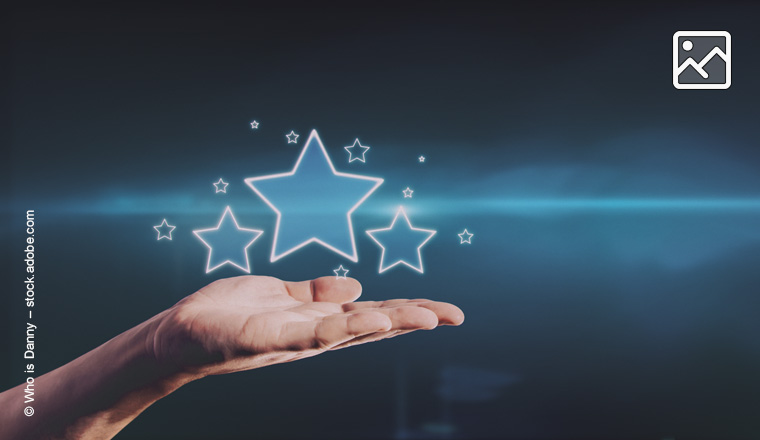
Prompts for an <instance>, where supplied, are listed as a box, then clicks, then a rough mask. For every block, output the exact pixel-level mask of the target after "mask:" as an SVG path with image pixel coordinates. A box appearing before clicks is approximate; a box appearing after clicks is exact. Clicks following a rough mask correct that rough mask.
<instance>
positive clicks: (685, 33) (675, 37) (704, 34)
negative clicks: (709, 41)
mask: <svg viewBox="0 0 760 440" xmlns="http://www.w3.org/2000/svg"><path fill="white" fill-rule="evenodd" d="M683 36H690V37H724V38H725V39H726V58H728V61H727V62H726V82H725V83H723V84H681V83H679V82H678V67H679V66H678V38H679V37H683ZM672 69H673V87H675V88H676V89H679V90H725V89H727V88H729V87H731V34H730V33H729V32H728V31H677V32H676V33H674V34H673V67H672Z"/></svg>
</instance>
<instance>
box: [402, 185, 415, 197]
mask: <svg viewBox="0 0 760 440" xmlns="http://www.w3.org/2000/svg"><path fill="white" fill-rule="evenodd" d="M401 192H402V193H404V198H405V199H411V198H412V193H413V192H414V190H413V189H409V187H408V186H407V187H406V189H405V190H403V191H401Z"/></svg>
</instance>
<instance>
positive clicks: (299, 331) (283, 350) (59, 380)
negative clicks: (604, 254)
mask: <svg viewBox="0 0 760 440" xmlns="http://www.w3.org/2000/svg"><path fill="white" fill-rule="evenodd" d="M360 294H361V285H360V284H359V282H357V281H356V280H353V279H350V278H349V279H336V278H334V277H324V278H318V279H316V280H312V281H301V282H287V281H281V280H278V279H276V278H271V277H260V276H242V277H237V278H227V279H221V280H218V281H215V282H213V283H211V284H209V285H208V286H206V287H204V288H202V289H201V290H199V291H197V292H196V293H194V294H192V295H190V296H188V297H186V298H185V299H183V300H182V301H180V302H178V303H177V304H175V305H174V306H172V307H170V308H169V309H167V310H165V311H163V312H161V313H159V314H158V315H156V316H154V317H153V318H151V319H149V320H147V321H145V322H143V323H141V324H139V325H137V326H135V327H133V328H131V329H129V330H127V331H125V332H124V333H122V334H120V335H118V336H116V337H114V338H112V339H111V340H109V341H107V342H105V343H104V344H102V345H100V346H99V347H97V348H95V349H93V350H91V351H89V352H87V353H85V354H84V355H82V356H80V357H78V358H77V359H74V360H73V361H71V362H69V363H68V364H66V365H63V366H61V367H59V368H57V369H55V370H53V371H51V372H49V373H47V374H44V375H42V376H40V377H39V378H37V379H36V380H35V382H34V383H35V386H37V387H39V389H41V390H42V389H44V390H45V393H44V396H40V398H39V399H35V401H34V404H35V408H34V411H35V413H36V414H40V415H44V416H43V417H44V419H43V420H41V422H40V423H37V422H34V423H33V422H32V421H31V418H30V417H27V416H26V415H25V413H24V408H23V406H24V405H25V404H24V403H23V399H21V398H20V397H21V396H22V395H23V394H24V387H25V386H26V385H27V384H21V385H19V386H17V387H15V388H12V389H10V390H7V391H5V392H3V393H0V407H2V408H4V410H3V411H0V438H30V439H31V438H45V439H77V440H90V439H98V440H101V439H108V438H111V437H113V436H114V435H116V433H118V432H119V431H120V430H121V429H122V428H124V426H126V425H127V424H128V423H129V422H131V421H132V420H133V419H134V418H135V417H137V416H138V415H139V414H140V413H141V412H142V411H144V410H145V409H146V408H147V407H149V406H150V405H151V404H152V403H153V402H155V401H157V400H159V399H161V398H163V397H165V396H167V395H169V394H171V393H172V392H174V391H175V390H176V389H178V388H180V387H181V386H183V385H185V384H187V383H188V382H191V381H193V380H196V379H200V378H202V377H204V376H208V375H212V374H223V373H231V372H234V371H242V370H250V369H254V368H259V367H264V366H267V365H272V364H277V363H282V362H289V361H293V360H297V359H301V358H305V357H309V356H314V355H317V354H319V353H323V352H325V351H328V350H335V349H338V348H343V347H348V346H351V345H355V344H361V343H364V342H371V341H377V340H380V339H385V338H390V337H393V336H396V335H400V334H403V333H408V332H411V331H414V330H419V329H432V328H435V327H437V326H439V325H459V324H461V323H462V321H463V320H464V314H463V313H462V311H461V310H459V308H457V307H456V306H454V305H451V304H447V303H442V302H435V301H430V300H426V299H411V300H410V299H392V300H388V301H381V302H375V301H362V302H355V301H356V299H357V298H358V297H359V295H360ZM35 417H37V416H35Z"/></svg>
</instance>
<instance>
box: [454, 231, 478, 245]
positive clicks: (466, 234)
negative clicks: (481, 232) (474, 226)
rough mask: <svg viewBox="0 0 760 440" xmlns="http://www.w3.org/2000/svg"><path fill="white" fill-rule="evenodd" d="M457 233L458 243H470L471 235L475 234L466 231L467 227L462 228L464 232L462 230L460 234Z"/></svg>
mask: <svg viewBox="0 0 760 440" xmlns="http://www.w3.org/2000/svg"><path fill="white" fill-rule="evenodd" d="M457 235H458V236H459V240H460V243H459V244H465V243H467V244H472V237H473V236H474V235H475V234H472V233H470V232H467V228H464V232H462V233H461V234H457ZM465 237H466V238H465Z"/></svg>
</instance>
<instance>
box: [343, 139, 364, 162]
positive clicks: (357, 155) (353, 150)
mask: <svg viewBox="0 0 760 440" xmlns="http://www.w3.org/2000/svg"><path fill="white" fill-rule="evenodd" d="M343 148H345V149H346V151H348V163H351V162H353V161H355V160H358V161H359V162H364V163H366V160H365V159H366V158H365V157H364V155H365V154H367V151H369V147H368V146H366V145H362V144H361V143H360V142H359V138H356V140H355V141H354V144H353V145H349V146H348V147H343ZM357 150H358V151H357Z"/></svg>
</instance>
